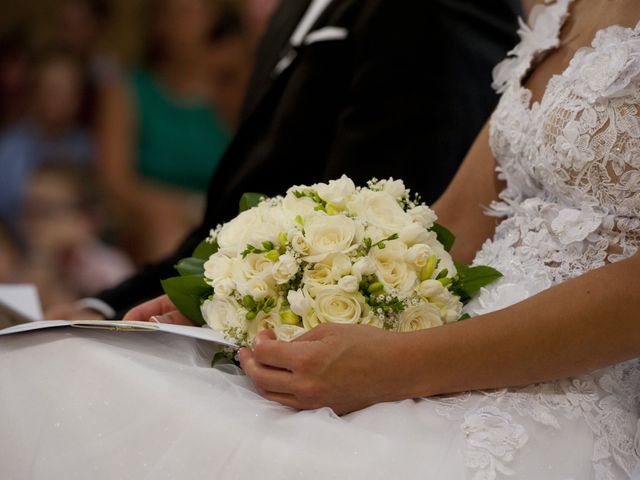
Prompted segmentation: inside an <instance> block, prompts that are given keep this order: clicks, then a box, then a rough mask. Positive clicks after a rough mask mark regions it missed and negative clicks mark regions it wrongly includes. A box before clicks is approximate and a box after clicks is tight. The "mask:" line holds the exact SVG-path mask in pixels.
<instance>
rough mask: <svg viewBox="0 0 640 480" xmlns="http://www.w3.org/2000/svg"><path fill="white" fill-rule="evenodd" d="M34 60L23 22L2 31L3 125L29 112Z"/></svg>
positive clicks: (0, 97) (0, 123)
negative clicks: (6, 30)
mask: <svg viewBox="0 0 640 480" xmlns="http://www.w3.org/2000/svg"><path fill="white" fill-rule="evenodd" d="M31 60H32V58H31V51H30V48H29V46H28V41H27V34H26V31H25V30H24V28H23V27H22V26H15V27H13V28H12V30H10V31H8V32H6V33H3V34H2V35H0V128H4V127H6V126H7V125H11V124H13V123H16V122H18V121H20V120H22V119H23V118H24V116H25V115H26V113H27V109H28V104H29V93H30V91H29V90H30V85H29V84H30V81H31V73H32V72H31V66H32V61H31Z"/></svg>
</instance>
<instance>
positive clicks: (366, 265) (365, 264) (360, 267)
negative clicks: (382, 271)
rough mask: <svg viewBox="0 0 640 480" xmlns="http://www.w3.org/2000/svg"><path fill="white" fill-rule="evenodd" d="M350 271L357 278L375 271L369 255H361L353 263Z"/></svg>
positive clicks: (374, 265)
mask: <svg viewBox="0 0 640 480" xmlns="http://www.w3.org/2000/svg"><path fill="white" fill-rule="evenodd" d="M351 272H352V273H353V274H354V275H355V276H356V277H359V278H362V277H364V276H367V275H373V274H374V273H376V264H375V263H374V262H373V260H371V258H369V257H362V258H360V259H358V260H357V261H356V263H354V264H353V267H352V268H351Z"/></svg>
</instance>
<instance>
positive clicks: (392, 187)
mask: <svg viewBox="0 0 640 480" xmlns="http://www.w3.org/2000/svg"><path fill="white" fill-rule="evenodd" d="M406 190H407V189H406V188H405V186H404V182H403V181H402V180H394V179H393V178H390V179H389V180H386V181H385V182H384V187H383V188H382V191H383V192H385V193H388V194H389V195H391V196H392V197H394V198H400V197H402V196H403V195H404V194H405V192H406Z"/></svg>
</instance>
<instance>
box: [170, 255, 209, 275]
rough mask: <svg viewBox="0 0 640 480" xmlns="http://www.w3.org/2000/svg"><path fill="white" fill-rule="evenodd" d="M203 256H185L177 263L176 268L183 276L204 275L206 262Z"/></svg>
mask: <svg viewBox="0 0 640 480" xmlns="http://www.w3.org/2000/svg"><path fill="white" fill-rule="evenodd" d="M205 261H206V260H203V259H202V258H195V257H189V258H183V259H182V260H180V261H179V262H178V264H177V265H176V270H178V273H179V274H180V276H181V277H187V276H189V275H200V276H203V275H204V262H205Z"/></svg>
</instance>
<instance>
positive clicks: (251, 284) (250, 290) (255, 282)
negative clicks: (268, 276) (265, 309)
mask: <svg viewBox="0 0 640 480" xmlns="http://www.w3.org/2000/svg"><path fill="white" fill-rule="evenodd" d="M237 288H238V292H240V294H241V295H242V296H245V295H249V296H250V297H252V298H253V299H254V300H262V299H263V298H266V297H268V296H269V295H270V294H271V293H272V291H271V289H270V288H269V285H268V284H267V282H265V281H264V280H263V279H261V278H258V277H254V278H251V279H250V280H249V281H247V282H246V283H245V284H244V285H238V286H237Z"/></svg>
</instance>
